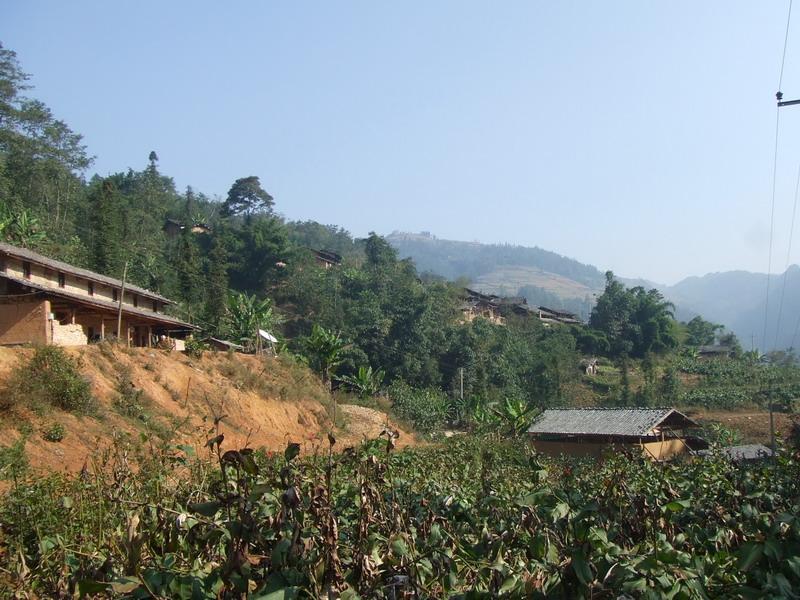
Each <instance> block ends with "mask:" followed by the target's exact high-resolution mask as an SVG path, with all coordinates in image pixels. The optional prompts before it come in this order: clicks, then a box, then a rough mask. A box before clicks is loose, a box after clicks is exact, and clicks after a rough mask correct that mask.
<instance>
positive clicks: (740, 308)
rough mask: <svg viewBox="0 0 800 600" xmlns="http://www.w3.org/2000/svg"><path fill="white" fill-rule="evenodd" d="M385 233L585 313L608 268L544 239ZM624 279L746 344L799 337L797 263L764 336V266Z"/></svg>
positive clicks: (478, 277) (408, 252)
mask: <svg viewBox="0 0 800 600" xmlns="http://www.w3.org/2000/svg"><path fill="white" fill-rule="evenodd" d="M386 239H387V241H389V243H391V244H392V246H394V247H395V248H396V249H397V250H398V252H399V254H400V256H403V257H410V258H412V259H413V260H414V262H415V264H416V265H417V267H418V268H419V269H420V270H421V271H431V272H433V273H436V274H438V275H442V276H444V277H447V278H450V279H457V278H459V277H462V278H467V279H468V280H469V281H470V284H471V285H473V286H474V287H476V288H477V289H480V290H482V291H485V292H487V293H494V294H498V295H507V296H515V295H521V296H525V297H526V298H527V299H528V302H530V303H531V304H541V305H545V306H552V307H553V308H564V309H566V310H572V311H573V312H575V313H577V314H579V315H580V316H582V317H584V318H586V317H587V315H588V314H589V312H590V311H591V309H592V306H593V304H594V299H595V297H596V295H598V294H599V293H600V292H602V290H603V285H604V282H603V274H602V273H601V271H600V270H599V269H597V268H596V267H594V266H592V265H586V264H583V263H580V262H578V261H576V260H574V259H570V258H566V257H564V256H561V255H559V254H557V253H555V252H550V251H548V250H543V249H541V248H538V247H534V248H526V247H522V246H513V245H506V244H481V243H478V242H459V241H453V240H442V239H438V238H436V237H435V236H434V235H432V234H430V233H427V232H424V233H419V234H413V233H403V232H393V233H392V234H390V235H388V236H386ZM620 281H621V282H623V283H625V284H626V285H628V286H630V287H633V286H641V287H644V288H646V289H651V288H655V289H657V290H658V291H659V292H661V293H662V294H664V296H665V297H666V298H667V299H668V300H670V301H671V302H672V303H673V304H674V305H675V316H676V318H678V319H679V320H682V321H688V320H690V319H691V318H692V317H694V316H696V315H698V314H701V315H703V316H704V317H706V318H708V319H710V320H712V321H714V322H716V323H720V324H722V325H724V326H725V327H726V328H727V329H729V330H731V331H733V332H734V333H736V335H737V336H738V337H739V338H740V339H741V340H742V343H743V344H744V345H745V346H746V347H748V348H749V347H750V346H751V345H754V346H755V347H759V348H762V349H764V350H774V349H782V348H788V347H789V346H791V345H792V344H794V345H795V346H796V345H797V343H798V341H799V340H798V337H800V336H799V334H798V328H797V324H798V322H800V267H798V266H797V265H792V266H790V267H789V269H787V271H786V273H784V274H782V275H774V276H772V277H771V278H770V292H769V311H768V315H767V316H768V322H767V331H768V333H767V339H766V343H765V342H764V340H762V338H763V329H764V312H765V311H764V304H765V301H766V286H767V276H766V274H764V273H750V272H747V271H727V272H723V273H709V274H707V275H703V276H701V277H696V276H693V277H687V278H686V279H683V280H682V281H680V282H678V283H676V284H675V285H671V286H670V285H663V284H658V283H654V282H652V281H650V280H648V279H641V278H637V279H625V278H620ZM784 282H785V283H784ZM782 297H783V301H781V298H782ZM779 315H780V323H779ZM778 327H780V331H777V335H776V330H777V329H778Z"/></svg>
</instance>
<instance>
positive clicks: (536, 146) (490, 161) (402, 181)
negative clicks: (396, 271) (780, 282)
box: [0, 0, 800, 283]
mask: <svg viewBox="0 0 800 600" xmlns="http://www.w3.org/2000/svg"><path fill="white" fill-rule="evenodd" d="M787 6H788V4H787V3H786V2H778V1H769V2H752V1H738V2H737V1H730V0H728V1H724V2H723V1H719V2H711V1H709V2H702V3H700V2H696V1H677V2H642V1H633V0H631V1H629V2H610V3H609V2H603V3H600V2H592V3H589V2H582V3H578V2H532V1H531V2H502V3H489V2H465V1H458V2H456V1H452V2H445V1H442V2H416V3H410V2H403V3H400V2H395V3H388V2H366V1H364V2H345V1H342V2H284V3H277V2H239V3H230V4H229V5H228V4H226V3H220V2H204V1H193V2H178V1H175V2H152V1H137V2H132V1H130V2H100V1H97V2H88V1H78V2H63V1H61V2H55V1H47V2H45V1H24V2H23V1H21V0H7V1H6V2H4V3H2V5H0V41H2V43H3V44H4V45H5V46H6V47H8V48H10V49H12V50H15V51H16V52H17V53H18V57H19V59H20V61H21V63H22V66H23V68H24V69H25V70H26V71H27V72H29V73H31V74H32V75H33V79H32V83H33V85H34V86H35V89H33V90H32V91H31V92H30V95H31V96H34V97H37V98H40V99H42V100H43V101H45V102H46V103H47V104H48V105H49V106H50V107H51V108H52V109H53V111H54V113H55V114H56V115H57V116H58V117H60V118H62V119H64V120H65V121H66V122H67V123H68V124H69V125H70V126H71V127H72V128H73V129H74V130H76V131H78V132H80V133H82V134H83V135H84V137H85V142H86V143H87V145H88V147H89V150H90V152H91V153H92V154H94V155H96V157H97V159H96V162H95V164H94V167H93V168H92V170H91V171H90V174H91V173H93V172H98V173H100V174H102V175H105V174H109V173H113V172H117V171H122V170H126V169H127V168H128V167H132V168H136V169H140V168H142V167H143V166H144V165H145V164H146V160H147V155H148V154H149V152H150V150H155V151H156V152H157V153H158V155H159V157H160V159H161V160H160V167H161V170H162V171H163V172H164V173H165V174H167V175H170V176H172V177H174V179H175V181H176V184H177V185H178V186H179V187H180V188H183V187H185V186H186V185H192V186H193V187H194V188H195V189H197V190H200V191H202V192H204V193H206V194H209V195H219V196H224V195H225V193H226V192H227V190H228V188H229V187H230V185H231V183H232V182H233V181H234V180H235V179H237V178H239V177H243V176H247V175H258V176H260V177H261V180H262V183H263V185H264V187H265V188H266V189H267V190H268V191H269V192H270V193H272V194H273V196H275V199H276V209H277V210H278V211H280V212H281V213H282V214H284V215H285V216H286V217H288V218H291V219H314V220H317V221H320V222H323V223H334V224H338V225H341V226H343V227H345V228H347V229H348V230H350V231H351V232H353V233H354V234H355V235H364V234H366V233H367V232H369V231H371V230H375V231H377V232H379V233H383V234H386V233H390V232H391V231H392V230H395V229H399V230H407V231H419V230H428V231H431V232H433V233H434V234H436V235H438V236H439V237H442V238H449V239H462V240H479V241H482V242H508V243H514V244H523V245H538V246H540V247H543V248H547V249H549V250H554V251H556V252H559V253H562V254H565V255H567V256H571V257H574V258H577V259H579V260H581V261H583V262H588V263H591V264H594V265H596V266H598V267H599V268H601V269H609V268H610V269H613V270H614V271H615V272H617V273H618V274H620V275H623V276H630V277H633V276H641V277H647V278H650V279H653V280H655V281H659V282H663V283H673V282H675V281H677V280H678V279H680V278H682V277H685V276H688V275H702V274H704V273H706V272H714V271H724V270H731V269H745V270H752V271H765V270H766V268H767V246H768V236H769V217H770V215H769V209H770V198H771V181H772V179H771V177H772V152H773V143H774V127H775V106H774V93H775V91H776V88H777V82H778V71H779V67H780V55H781V51H782V48H783V35H784V28H785V25H786V11H787ZM795 17H796V18H795V19H794V20H793V22H792V27H791V31H790V37H789V49H788V53H787V62H786V70H785V74H784V84H783V86H782V87H783V91H784V93H785V94H786V96H787V98H788V97H798V98H800V9H799V10H798V14H796V15H795ZM799 125H800V106H798V107H796V108H795V109H784V112H783V113H782V114H781V140H780V151H779V156H780V160H779V164H778V179H777V182H778V185H777V195H776V213H775V225H776V230H775V246H774V259H773V271H775V272H778V271H782V270H783V269H784V267H785V266H786V257H787V249H788V237H789V221H790V217H791V210H792V202H793V191H794V185H795V177H796V173H797V168H798V161H800V143H798V142H800V140H799V139H798V136H797V132H798V126H799ZM796 242H797V243H796V244H794V246H795V249H794V250H793V252H792V253H791V255H790V261H791V262H797V261H800V239H799V240H796Z"/></svg>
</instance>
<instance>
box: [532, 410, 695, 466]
mask: <svg viewBox="0 0 800 600" xmlns="http://www.w3.org/2000/svg"><path fill="white" fill-rule="evenodd" d="M696 427H698V424H697V423H696V422H694V421H693V420H692V419H690V418H689V417H687V416H686V415H684V414H683V413H681V412H678V411H677V410H675V409H674V408H560V409H548V410H545V411H544V412H543V413H542V414H541V415H539V416H538V417H537V418H536V419H535V420H534V422H533V424H532V425H531V426H530V428H529V429H528V435H529V436H530V439H531V442H532V443H533V447H534V448H535V449H536V450H537V451H539V452H542V453H544V454H550V455H560V454H565V455H572V456H594V457H600V456H602V455H603V454H604V453H606V452H609V451H613V449H614V448H630V449H633V450H636V451H637V452H641V453H642V454H643V455H644V456H646V457H649V458H653V459H655V460H664V459H668V458H671V457H673V456H677V455H680V454H684V453H689V451H690V450H691V451H694V450H698V449H699V448H701V447H707V444H705V443H704V442H703V441H702V440H700V439H699V438H696V437H693V436H690V435H688V433H687V431H688V430H690V429H693V428H696Z"/></svg>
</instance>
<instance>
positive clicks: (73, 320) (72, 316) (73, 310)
mask: <svg viewBox="0 0 800 600" xmlns="http://www.w3.org/2000/svg"><path fill="white" fill-rule="evenodd" d="M70 322H71V323H72V324H73V325H75V309H74V308H73V309H72V315H70Z"/></svg>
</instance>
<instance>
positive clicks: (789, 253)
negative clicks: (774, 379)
mask: <svg viewBox="0 0 800 600" xmlns="http://www.w3.org/2000/svg"><path fill="white" fill-rule="evenodd" d="M798 192H800V165H798V167H797V182H796V183H795V186H794V204H793V205H792V222H791V225H790V226H789V248H788V250H787V251H786V267H785V268H784V273H783V287H782V288H781V301H780V302H779V303H778V323H777V325H776V326H775V344H774V348H775V349H777V348H778V335H779V334H780V331H781V316H782V314H783V299H784V296H785V295H786V280H787V279H788V277H787V275H786V273H787V272H788V270H789V263H790V262H791V257H792V241H793V239H794V222H795V217H796V216H797V195H798Z"/></svg>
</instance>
